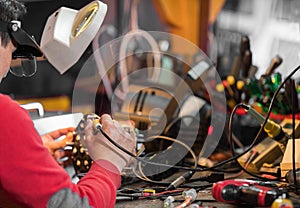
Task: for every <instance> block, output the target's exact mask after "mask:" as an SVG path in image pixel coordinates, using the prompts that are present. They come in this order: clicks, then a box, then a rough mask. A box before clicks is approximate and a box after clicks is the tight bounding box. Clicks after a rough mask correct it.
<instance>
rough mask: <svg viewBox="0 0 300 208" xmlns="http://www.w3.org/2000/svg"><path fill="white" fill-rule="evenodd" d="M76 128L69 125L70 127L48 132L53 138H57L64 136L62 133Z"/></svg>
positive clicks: (64, 133)
mask: <svg viewBox="0 0 300 208" xmlns="http://www.w3.org/2000/svg"><path fill="white" fill-rule="evenodd" d="M74 131H75V128H74V127H68V128H63V129H58V130H55V131H52V132H50V133H48V135H50V136H51V137H52V138H53V139H57V138H58V137H60V136H62V135H66V134H68V133H69V132H74Z"/></svg>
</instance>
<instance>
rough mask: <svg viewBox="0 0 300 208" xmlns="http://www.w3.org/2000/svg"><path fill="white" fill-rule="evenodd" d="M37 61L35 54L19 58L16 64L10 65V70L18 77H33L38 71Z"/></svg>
mask: <svg viewBox="0 0 300 208" xmlns="http://www.w3.org/2000/svg"><path fill="white" fill-rule="evenodd" d="M36 70H37V63H36V58H35V56H33V55H31V56H28V57H26V58H18V59H17V62H15V64H12V66H11V67H10V72H11V73H12V74H13V75H15V76H17V77H31V76H32V75H34V74H35V73H36Z"/></svg>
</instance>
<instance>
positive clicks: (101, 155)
mask: <svg viewBox="0 0 300 208" xmlns="http://www.w3.org/2000/svg"><path fill="white" fill-rule="evenodd" d="M100 123H101V125H102V129H103V131H104V132H105V133H106V134H107V135H108V136H109V137H110V138H111V139H113V140H114V141H115V142H116V143H117V144H119V145H120V146H122V147H124V148H125V149H127V150H128V151H130V152H132V153H133V154H135V148H136V137H135V135H132V134H131V135H130V134H129V133H128V132H126V131H125V130H124V129H123V127H122V125H121V124H120V123H119V122H118V121H116V120H112V118H111V117H110V116H109V115H108V114H104V115H102V116H101V118H100ZM128 126H132V125H131V123H130V122H129V121H128ZM94 133H95V129H94V127H93V122H92V121H91V120H88V122H87V126H86V128H85V137H84V138H83V140H82V143H83V144H84V146H85V147H86V148H87V149H88V153H89V155H90V156H91V158H92V159H93V160H94V161H96V162H97V160H101V159H102V160H107V161H110V162H111V163H113V164H114V165H115V166H116V167H117V168H118V170H119V171H120V172H121V171H122V169H123V168H124V167H125V166H126V164H127V163H128V162H129V160H130V156H129V155H128V154H126V153H124V152H123V151H121V150H120V149H119V148H117V147H115V146H114V145H113V144H112V143H110V142H109V141H108V140H107V139H106V138H105V137H104V136H103V135H102V134H101V133H100V132H99V133H98V134H96V135H95V134H94Z"/></svg>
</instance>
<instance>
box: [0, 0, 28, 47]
mask: <svg viewBox="0 0 300 208" xmlns="http://www.w3.org/2000/svg"><path fill="white" fill-rule="evenodd" d="M25 13H26V7H25V6H24V4H22V3H20V2H18V1H15V0H0V20H1V21H3V22H11V21H12V20H19V19H20V18H21V17H22V16H23V15H24V14H25ZM0 36H1V46H3V47H6V46H7V44H8V43H9V42H10V40H11V38H10V35H9V33H8V32H2V31H0Z"/></svg>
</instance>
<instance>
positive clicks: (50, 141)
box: [41, 127, 75, 165]
mask: <svg viewBox="0 0 300 208" xmlns="http://www.w3.org/2000/svg"><path fill="white" fill-rule="evenodd" d="M74 131H75V128H73V127H70V128H64V129H58V130H56V131H53V132H50V133H48V134H45V135H42V136H41V137H42V141H43V144H44V146H45V147H47V149H48V150H49V152H50V153H51V154H52V155H53V157H54V158H55V159H56V160H57V161H58V163H59V164H60V165H63V162H59V159H60V158H62V157H65V156H66V153H65V152H64V151H60V150H61V149H63V148H64V147H65V146H66V145H67V143H69V142H72V140H73V132H74ZM61 136H65V137H64V138H61V139H58V138H60V137H61Z"/></svg>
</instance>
